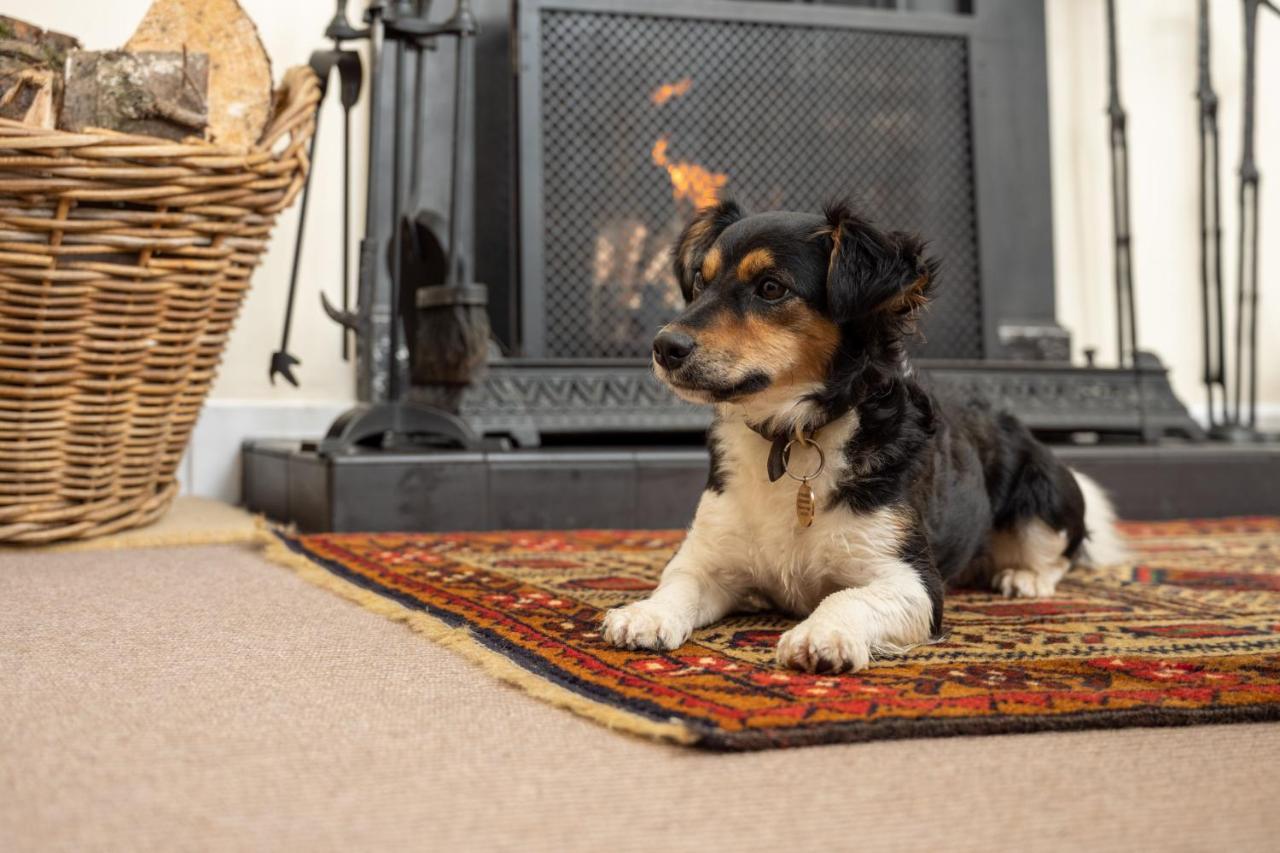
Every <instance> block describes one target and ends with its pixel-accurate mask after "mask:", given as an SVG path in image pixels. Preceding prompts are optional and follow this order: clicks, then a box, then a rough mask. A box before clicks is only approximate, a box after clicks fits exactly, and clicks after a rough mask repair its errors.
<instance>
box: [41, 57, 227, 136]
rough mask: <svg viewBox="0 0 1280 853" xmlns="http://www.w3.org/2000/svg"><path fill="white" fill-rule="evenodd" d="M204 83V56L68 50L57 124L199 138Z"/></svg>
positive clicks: (202, 127) (204, 106)
mask: <svg viewBox="0 0 1280 853" xmlns="http://www.w3.org/2000/svg"><path fill="white" fill-rule="evenodd" d="M208 85H209V57H207V56H206V55H205V54H203V53H185V54H183V53H160V52H151V51H143V52H139V53H130V52H127V51H122V50H108V51H88V50H77V51H72V53H71V54H70V55H69V56H68V58H67V90H66V94H65V96H64V100H63V107H62V115H61V117H60V119H59V121H58V126H59V127H61V128H62V129H63V130H83V129H85V128H91V127H104V128H108V129H110V130H119V131H123V132H125V133H136V134H144V135H147V136H160V137H163V138H165V139H185V138H187V137H191V136H195V137H203V136H204V133H205V128H206V127H207V126H208V124H209V115H208V108H207V100H208V91H207V90H208Z"/></svg>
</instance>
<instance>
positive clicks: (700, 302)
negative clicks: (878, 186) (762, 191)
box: [653, 202, 937, 426]
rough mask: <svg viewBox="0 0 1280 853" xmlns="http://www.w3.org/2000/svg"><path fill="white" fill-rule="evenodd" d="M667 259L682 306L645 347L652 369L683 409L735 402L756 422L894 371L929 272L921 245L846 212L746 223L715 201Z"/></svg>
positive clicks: (760, 217)
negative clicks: (868, 373) (857, 378)
mask: <svg viewBox="0 0 1280 853" xmlns="http://www.w3.org/2000/svg"><path fill="white" fill-rule="evenodd" d="M674 255H675V273H676V278H677V280H678V281H679V282H680V287H681V289H682V290H683V291H684V296H685V300H686V303H687V305H686V308H685V310H684V311H683V312H682V313H681V314H680V315H679V316H678V317H676V318H675V319H674V320H672V321H671V322H670V323H669V324H667V325H666V326H665V327H663V329H662V330H661V331H660V332H659V333H658V335H657V337H656V338H654V342H653V364H654V370H655V371H656V372H657V374H658V376H659V377H660V378H661V379H662V380H663V381H664V382H666V383H667V384H668V385H670V386H671V388H672V389H673V390H674V391H675V392H676V393H677V394H678V395H680V396H681V397H683V398H685V399H687V400H691V401H694V402H699V403H728V402H732V403H742V404H743V405H744V406H745V407H747V409H748V411H749V412H751V413H752V414H753V417H754V419H756V420H760V421H763V420H775V421H788V420H789V421H792V422H794V420H796V419H797V418H801V417H804V414H803V409H804V404H805V403H806V402H814V401H818V400H820V399H823V398H827V399H830V398H831V397H832V396H833V395H838V394H840V393H841V392H842V391H843V389H842V388H841V387H837V386H841V385H844V384H848V383H850V382H851V381H853V378H854V377H853V374H854V373H857V372H859V371H860V370H863V369H866V368H872V367H877V366H879V367H884V366H886V365H889V366H892V367H895V368H896V367H897V366H898V363H900V362H901V360H902V346H903V339H904V338H905V337H906V336H907V335H909V334H910V333H911V332H912V330H913V328H914V320H915V317H916V315H917V314H918V313H919V311H920V309H921V308H922V307H923V306H924V304H925V303H926V302H927V301H928V298H929V294H930V291H931V289H932V286H933V279H934V276H935V273H936V270H937V264H936V263H935V262H934V261H932V260H931V259H928V258H926V257H925V256H924V245H923V243H921V241H920V240H919V239H918V238H916V237H913V236H911V235H908V234H904V233H901V232H887V233H886V232H882V231H879V230H877V229H876V228H875V227H874V226H872V225H871V223H869V222H868V221H866V220H865V219H863V218H861V217H859V216H858V215H857V214H855V213H853V212H852V211H851V210H850V209H849V208H848V207H847V206H845V205H832V206H830V207H828V209H827V211H826V215H825V216H823V215H818V214H809V213H793V212H772V213H760V214H756V215H753V216H744V215H743V214H742V212H741V211H740V210H739V209H738V207H737V205H735V204H733V203H732V202H724V203H722V204H720V205H718V206H716V207H711V208H707V209H705V210H702V211H700V212H699V213H698V215H697V216H695V217H694V219H693V221H692V222H690V223H689V225H688V226H687V227H686V228H685V229H684V232H683V233H682V234H681V235H680V238H679V240H678V241H677V243H676V247H675V250H674ZM776 425H777V426H783V424H782V423H777V424H776Z"/></svg>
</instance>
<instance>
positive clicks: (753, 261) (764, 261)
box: [738, 249, 773, 281]
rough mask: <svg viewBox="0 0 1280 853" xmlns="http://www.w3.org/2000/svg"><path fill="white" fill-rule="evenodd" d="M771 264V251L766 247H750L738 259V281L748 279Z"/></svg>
mask: <svg viewBox="0 0 1280 853" xmlns="http://www.w3.org/2000/svg"><path fill="white" fill-rule="evenodd" d="M771 266H773V252H770V251H769V250H768V249H752V250H751V251H750V252H747V254H746V255H745V256H743V258H742V260H740V261H738V281H750V280H751V279H753V278H755V276H756V275H757V274H758V273H760V272H763V271H764V270H767V269H769V267H771Z"/></svg>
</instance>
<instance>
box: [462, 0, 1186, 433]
mask: <svg viewBox="0 0 1280 853" xmlns="http://www.w3.org/2000/svg"><path fill="white" fill-rule="evenodd" d="M488 5H489V6H492V7H493V8H491V9H490V10H489V12H490V14H489V16H488V17H487V19H486V24H487V25H488V26H489V27H490V28H491V29H490V34H491V35H490V38H491V39H494V40H493V41H492V42H491V43H490V46H489V51H490V53H489V54H488V55H489V56H490V58H491V59H493V60H495V61H496V60H497V59H498V57H500V56H503V55H505V54H507V53H510V55H512V56H513V57H514V59H515V72H516V94H517V101H516V104H515V105H514V106H513V107H512V115H513V116H514V121H513V124H512V125H510V126H509V127H510V131H511V136H512V137H514V138H515V141H516V151H515V152H511V150H510V147H509V145H507V144H503V143H502V140H501V139H500V137H502V136H503V133H502V125H501V122H497V123H495V124H494V125H493V126H492V131H493V132H492V133H491V134H490V136H492V137H493V138H492V139H489V140H488V141H486V139H485V138H484V135H483V134H482V137H481V138H480V139H479V146H480V149H479V153H480V162H479V166H480V169H481V174H482V175H484V176H486V178H485V179H482V180H481V181H480V182H479V185H478V186H477V205H476V207H477V210H478V211H480V212H481V217H482V219H481V220H478V226H479V227H478V242H477V248H478V252H479V258H478V265H479V268H480V269H482V270H486V266H487V270H486V271H487V272H488V273H489V274H490V275H491V276H492V277H491V278H490V279H488V280H489V281H490V283H491V286H492V287H494V288H495V290H497V291H499V292H500V293H501V292H502V291H503V287H504V286H506V287H508V288H509V289H508V290H507V291H506V294H507V296H506V298H505V299H504V298H503V296H502V295H499V296H498V298H496V299H495V300H494V302H495V304H497V305H499V306H502V305H503V304H504V303H505V304H506V305H509V306H510V307H511V308H513V309H515V310H513V311H510V312H509V311H508V309H507V308H505V307H500V308H499V309H498V310H499V313H498V314H495V331H497V333H498V335H499V337H500V338H501V339H502V340H503V341H504V343H505V344H506V346H507V351H508V353H509V356H510V357H508V358H504V359H500V360H498V361H496V362H494V363H493V364H492V365H491V370H490V373H489V375H488V377H487V378H485V379H483V380H481V382H480V383H479V384H478V385H477V386H476V387H474V388H473V389H472V390H471V391H470V392H469V393H468V395H467V396H466V398H465V399H464V401H463V406H462V409H463V414H464V416H466V417H467V418H468V419H469V420H470V421H471V422H472V423H473V424H475V425H476V428H477V429H479V430H481V431H485V432H490V433H506V434H508V435H511V436H512V437H513V438H515V440H516V442H517V443H518V444H520V445H522V446H533V445H536V444H538V443H540V442H541V441H542V440H543V439H544V438H546V437H548V436H553V435H556V434H568V435H570V436H573V437H576V438H575V440H577V439H582V438H584V437H587V436H592V435H594V436H601V435H603V434H608V433H641V432H650V433H652V432H666V433H670V432H673V431H686V432H688V431H697V430H700V429H702V428H703V427H705V426H706V423H707V421H708V417H709V415H708V413H707V412H706V411H704V410H702V409H698V408H695V407H691V406H688V405H687V404H684V403H682V402H680V401H679V400H677V399H675V398H674V397H673V396H672V395H671V394H670V393H669V392H668V391H667V389H665V388H664V387H662V386H661V385H660V384H659V383H658V382H657V381H656V380H655V379H654V378H653V376H652V375H651V373H650V371H649V369H648V352H649V342H650V340H651V338H652V335H653V332H654V331H655V330H656V329H657V328H658V327H659V326H661V325H662V324H663V323H664V322H666V321H667V320H668V319H669V318H670V317H671V316H672V315H673V314H675V313H676V311H677V310H678V308H679V304H680V293H679V289H678V287H677V286H676V283H675V281H674V280H673V277H672V273H671V271H670V261H669V254H668V252H669V248H670V246H671V244H672V242H673V241H674V239H675V237H676V234H677V233H678V231H679V229H680V226H681V224H682V223H683V222H684V221H686V220H687V218H688V216H689V215H690V214H691V213H692V212H693V211H694V210H695V209H696V208H697V207H699V206H701V205H705V204H707V203H710V202H712V201H714V200H716V199H718V198H728V197H732V198H734V199H736V200H738V201H739V202H740V203H741V204H742V205H743V206H744V207H745V208H747V209H748V210H764V209H771V208H785V207H790V208H801V209H813V210H816V209H818V208H820V207H821V205H822V204H823V203H824V202H825V201H827V200H829V199H832V198H835V197H840V196H845V197H850V198H852V199H853V200H854V202H855V203H856V204H858V205H860V206H861V207H862V208H863V209H864V210H866V211H867V212H868V213H869V215H871V216H872V217H873V218H874V219H875V220H877V221H878V222H879V223H880V224H881V225H883V226H885V227H890V228H898V229H904V230H915V231H918V232H920V233H921V234H923V235H924V236H925V237H926V238H928V239H929V240H930V245H931V251H932V252H933V253H934V254H935V255H937V256H938V257H940V258H941V259H942V263H943V276H942V279H941V285H940V287H939V290H938V294H937V297H936V299H935V302H934V303H933V305H932V306H931V309H930V310H929V311H928V312H927V313H926V316H925V319H924V323H923V331H924V336H923V339H922V341H921V342H920V343H919V344H918V345H917V346H916V350H915V352H914V355H915V356H916V357H917V364H918V365H919V366H921V367H922V368H923V369H924V370H925V372H926V373H927V374H929V375H930V376H931V377H933V378H934V379H935V380H937V381H940V382H946V383H950V384H953V385H955V384H960V385H963V386H964V387H965V388H966V389H968V390H975V391H979V390H980V392H981V393H984V394H985V395H986V396H988V397H990V398H992V399H993V400H994V401H995V402H996V403H997V404H1001V405H1005V406H1008V407H1010V408H1011V409H1013V410H1014V411H1015V412H1018V414H1020V415H1021V416H1023V417H1024V418H1025V419H1027V421H1028V422H1029V423H1030V424H1031V425H1032V427H1033V428H1034V429H1037V430H1040V431H1042V432H1046V433H1047V432H1070V431H1073V430H1091V429H1098V430H1103V431H1115V432H1120V433H1127V434H1131V435H1134V434H1141V435H1144V436H1147V437H1150V436H1153V435H1158V434H1159V433H1160V432H1161V431H1163V430H1166V429H1173V430H1175V431H1180V432H1184V433H1191V432H1192V431H1194V425H1193V424H1191V422H1190V420H1189V418H1187V416H1186V412H1185V409H1183V407H1182V406H1181V404H1180V403H1178V402H1177V401H1176V400H1175V399H1172V398H1171V395H1169V394H1168V393H1167V388H1168V384H1167V379H1166V377H1165V373H1164V370H1163V368H1162V367H1160V365H1159V363H1158V362H1156V361H1155V360H1154V359H1151V358H1149V357H1148V358H1147V359H1145V360H1144V361H1143V363H1142V365H1141V366H1140V367H1137V368H1133V369H1124V370H1119V369H1113V370H1105V369H1093V368H1076V367H1072V366H1070V364H1069V363H1068V362H1069V338H1068V335H1067V332H1066V331H1065V330H1063V329H1062V328H1061V327H1059V326H1058V325H1057V323H1056V322H1055V320H1054V282H1053V245H1052V219H1051V203H1050V186H1049V138H1048V108H1047V93H1048V81H1047V69H1046V63H1045V32H1044V7H1043V4H1042V3H1040V2H1035V0H977V2H974V3H945V2H934V3H930V4H928V5H929V6H930V7H931V8H933V9H935V10H937V9H946V8H951V9H959V10H960V11H955V12H942V11H933V12H921V11H919V10H918V9H915V10H897V11H885V10H878V9H877V10H873V9H867V8H850V7H849V6H847V5H841V6H836V5H817V4H782V3H773V2H746V0H736V2H735V1H734V0H683V1H682V2H681V1H680V0H643V2H641V0H520V2H518V3H516V4H515V13H514V16H512V17H508V16H507V14H506V11H504V9H505V8H507V7H506V4H505V3H500V2H497V0H494V2H492V3H490V4H488ZM905 5H907V6H919V5H920V4H918V3H916V4H910V3H909V4H905ZM508 27H514V29H513V30H512V29H506V28H508ZM494 28H497V30H498V34H499V35H505V36H507V37H508V39H509V41H508V40H507V39H501V38H495V37H494V35H493V32H494ZM481 55H482V59H483V56H484V48H483V45H482V54H481ZM485 79H486V77H485V75H483V74H482V75H481V83H482V86H481V89H480V90H479V91H478V97H479V103H480V104H481V105H484V104H489V105H490V108H491V109H495V110H496V111H497V112H501V108H500V107H497V108H495V107H494V106H493V105H495V104H505V103H507V102H508V101H507V100H506V99H505V97H504V93H503V92H502V90H501V89H500V88H499V84H498V83H497V82H496V81H495V82H494V83H493V84H491V88H490V89H489V91H488V92H486V90H485V88H484V85H483V84H484V81H485ZM482 112H483V110H482ZM490 150H491V151H493V152H494V155H493V156H490V157H488V159H487V160H486V157H487V155H486V151H490ZM512 168H514V169H515V175H514V177H512V178H511V186H510V188H509V189H507V188H506V187H504V181H503V180H502V178H503V176H510V175H511V174H512V173H511V169H512ZM512 196H515V197H517V203H516V204H511V198H512ZM499 210H512V211H513V219H514V222H511V223H510V224H509V228H508V227H504V226H503V225H502V224H501V223H497V222H489V223H487V224H486V222H485V221H483V217H484V214H485V212H486V211H499ZM512 233H514V234H516V235H518V244H519V251H518V261H516V260H515V259H512V260H511V261H508V262H507V264H506V266H505V267H502V268H499V267H501V266H502V265H501V264H500V263H499V262H500V261H501V260H502V259H505V258H509V257H510V256H509V255H508V254H507V250H506V246H507V243H508V242H509V235H510V234H512ZM508 317H510V321H509V322H507V318H508ZM974 383H979V384H980V386H981V387H980V389H979V388H976V387H971V386H974Z"/></svg>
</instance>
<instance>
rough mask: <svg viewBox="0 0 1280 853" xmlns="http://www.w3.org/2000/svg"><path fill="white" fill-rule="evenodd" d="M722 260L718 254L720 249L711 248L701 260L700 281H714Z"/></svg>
mask: <svg viewBox="0 0 1280 853" xmlns="http://www.w3.org/2000/svg"><path fill="white" fill-rule="evenodd" d="M723 260H724V258H723V256H722V255H721V254H720V247H718V246H712V247H711V248H710V249H709V250H708V251H707V254H706V256H705V257H703V259H702V280H703V281H706V282H711V281H715V278H716V276H718V275H720V264H721V262H722V261H723Z"/></svg>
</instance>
